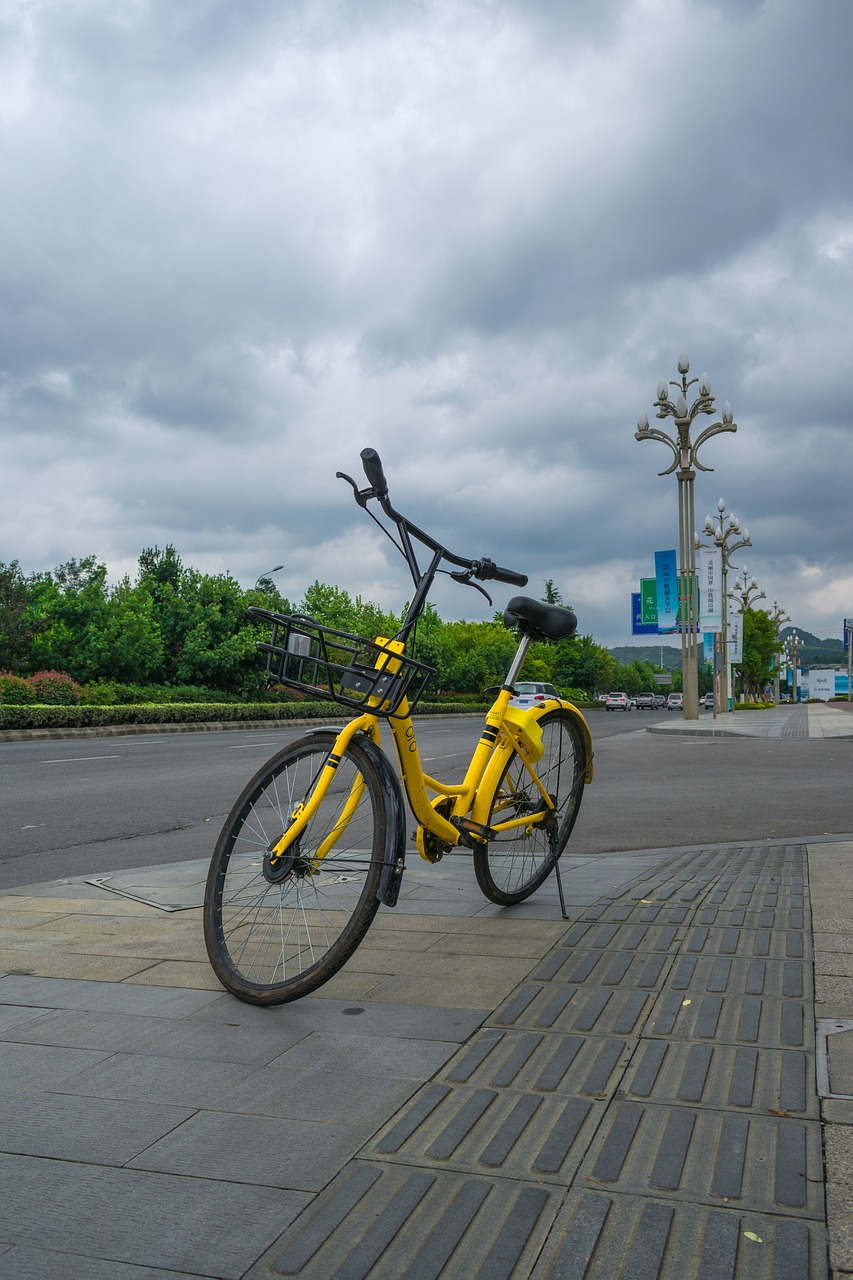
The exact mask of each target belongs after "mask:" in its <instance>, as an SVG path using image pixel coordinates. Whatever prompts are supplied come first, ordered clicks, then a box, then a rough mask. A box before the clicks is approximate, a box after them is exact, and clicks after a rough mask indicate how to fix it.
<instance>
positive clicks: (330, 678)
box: [249, 605, 435, 717]
mask: <svg viewBox="0 0 853 1280" xmlns="http://www.w3.org/2000/svg"><path fill="white" fill-rule="evenodd" d="M249 613H250V614H251V615H252V617H254V618H259V619H262V620H263V621H265V622H269V623H271V624H272V639H271V640H269V641H266V640H259V641H258V648H259V649H260V650H261V652H262V653H265V654H266V655H267V675H268V676H269V678H270V680H272V681H275V682H276V683H277V684H283V685H286V686H287V688H289V689H298V690H299V691H300V692H301V693H309V694H312V695H313V696H314V697H316V698H319V699H321V700H322V701H324V702H325V701H332V702H339V703H341V704H342V706H345V707H350V708H352V709H353V710H355V711H368V712H369V713H370V714H371V715H377V716H386V717H388V716H395V715H396V714H397V712H398V710H399V708H400V704H401V703H402V702H403V699H404V698H405V699H406V701H407V702H408V709H409V711H412V710H414V708H415V706H416V704H417V701H418V698H419V697H420V696H421V694H422V693H423V691H424V689H425V688H426V686H427V683H428V682H429V680H430V679H431V678H432V677H433V676H434V675H435V668H434V667H428V666H427V665H426V664H425V663H423V662H416V661H415V660H414V658H410V657H409V656H408V655H407V654H389V653H388V652H387V650H385V649H382V648H381V647H380V646H379V645H378V644H374V642H373V641H372V640H364V639H362V638H361V637H360V636H353V635H350V634H349V632H347V631H336V630H335V629H334V628H333V627H324V626H323V625H322V623H319V622H315V621H314V619H313V618H304V617H302V616H301V615H300V614H287V613H272V612H271V611H270V610H269V609H259V608H257V607H256V606H254V605H252V606H250V608H249ZM377 661H379V665H378V666H377Z"/></svg>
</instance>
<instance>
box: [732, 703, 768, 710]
mask: <svg viewBox="0 0 853 1280" xmlns="http://www.w3.org/2000/svg"><path fill="white" fill-rule="evenodd" d="M775 706H776V703H775V702H736V703H735V711H766V710H767V709H768V707H775Z"/></svg>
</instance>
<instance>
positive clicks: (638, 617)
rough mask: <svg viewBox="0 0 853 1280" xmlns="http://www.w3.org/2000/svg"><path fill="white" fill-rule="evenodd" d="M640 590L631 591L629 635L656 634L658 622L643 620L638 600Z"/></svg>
mask: <svg viewBox="0 0 853 1280" xmlns="http://www.w3.org/2000/svg"><path fill="white" fill-rule="evenodd" d="M640 594H641V593H640V592H639V591H632V592H631V635H632V636H656V635H657V633H658V624H657V623H656V622H643V611H642V605H641V602H640Z"/></svg>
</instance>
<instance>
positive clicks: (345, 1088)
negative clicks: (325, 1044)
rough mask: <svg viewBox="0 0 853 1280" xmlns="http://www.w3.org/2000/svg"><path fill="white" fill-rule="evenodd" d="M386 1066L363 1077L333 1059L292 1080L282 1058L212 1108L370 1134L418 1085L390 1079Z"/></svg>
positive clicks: (221, 1097)
mask: <svg viewBox="0 0 853 1280" xmlns="http://www.w3.org/2000/svg"><path fill="white" fill-rule="evenodd" d="M389 1065H390V1064H389V1063H386V1070H385V1074H384V1075H367V1074H366V1073H364V1072H361V1073H359V1072H356V1071H351V1070H350V1068H349V1063H348V1062H347V1061H346V1059H343V1058H339V1059H338V1061H337V1063H336V1064H335V1065H334V1067H333V1068H332V1069H331V1070H325V1071H324V1070H320V1069H319V1068H318V1067H316V1066H314V1065H313V1063H312V1064H311V1065H310V1066H309V1067H308V1068H307V1069H305V1070H304V1071H303V1072H302V1074H299V1075H297V1074H296V1073H295V1072H294V1069H293V1064H292V1063H291V1062H290V1060H289V1058H288V1057H287V1055H286V1054H285V1055H284V1057H282V1058H279V1059H278V1060H277V1062H276V1063H275V1064H273V1065H271V1066H269V1067H264V1068H263V1070H261V1071H255V1072H253V1074H252V1075H250V1076H248V1077H246V1079H244V1080H241V1081H240V1083H239V1084H237V1085H235V1087H234V1088H233V1089H230V1090H226V1091H225V1092H223V1093H221V1094H219V1095H218V1096H217V1098H216V1104H215V1109H216V1110H217V1111H225V1112H230V1113H233V1114H235V1115H253V1116H275V1117H276V1118H277V1119H280V1120H285V1119H286V1120H304V1121H313V1122H315V1123H317V1124H319V1125H326V1126H335V1125H341V1124H344V1125H350V1124H357V1125H359V1126H362V1125H364V1126H366V1127H367V1128H369V1129H370V1132H371V1133H372V1132H373V1130H374V1129H376V1128H378V1127H379V1125H381V1124H384V1123H385V1121H386V1120H387V1119H388V1117H389V1116H390V1115H392V1114H393V1112H394V1111H396V1110H397V1108H398V1107H402V1106H403V1105H404V1103H406V1102H408V1100H409V1098H410V1097H411V1096H412V1094H413V1093H414V1092H415V1090H416V1089H417V1088H419V1086H420V1081H419V1080H411V1079H398V1078H397V1077H396V1072H395V1073H394V1074H393V1075H392V1074H391V1072H390V1071H389V1069H388V1067H389Z"/></svg>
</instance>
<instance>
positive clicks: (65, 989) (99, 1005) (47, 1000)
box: [0, 974, 215, 1018]
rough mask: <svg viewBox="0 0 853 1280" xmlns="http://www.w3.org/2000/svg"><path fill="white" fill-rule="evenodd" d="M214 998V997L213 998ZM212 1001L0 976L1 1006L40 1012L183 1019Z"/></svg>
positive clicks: (197, 995) (119, 985) (196, 995)
mask: <svg viewBox="0 0 853 1280" xmlns="http://www.w3.org/2000/svg"><path fill="white" fill-rule="evenodd" d="M214 998H215V997H214ZM212 1002H213V998H212V997H211V995H210V993H208V992H202V991H179V990H172V989H170V988H163V987H161V988H156V987H146V986H140V985H137V984H135V983H129V982H116V981H111V982H92V981H78V980H76V979H70V978H68V979H66V978H51V977H42V976H40V975H35V976H30V975H26V974H24V975H17V974H16V975H7V976H4V977H0V1003H5V1004H13V1005H14V1004H17V1005H31V1006H35V1007H39V1008H43V1009H89V1010H92V1011H95V1010H99V1009H100V1010H104V1011H109V1010H112V1011H113V1012H117V1013H124V1012H127V1013H139V1014H143V1015H144V1014H151V1015H153V1016H156V1017H162V1018H183V1017H185V1016H186V1015H187V1014H189V1013H193V1012H195V1011H196V1010H198V1009H203V1008H205V1007H206V1006H207V1005H208V1004H211V1003H212Z"/></svg>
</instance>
